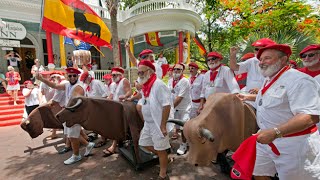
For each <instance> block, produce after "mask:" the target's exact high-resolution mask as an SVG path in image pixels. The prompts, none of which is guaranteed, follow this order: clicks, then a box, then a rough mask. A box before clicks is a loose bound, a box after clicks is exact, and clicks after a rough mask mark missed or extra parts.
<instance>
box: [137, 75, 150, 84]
mask: <svg viewBox="0 0 320 180" xmlns="http://www.w3.org/2000/svg"><path fill="white" fill-rule="evenodd" d="M149 79H150V74H148V75H146V76H144V77H143V78H141V77H138V79H137V81H138V83H139V84H141V85H143V84H144V83H146V82H147V81H148V80H149Z"/></svg>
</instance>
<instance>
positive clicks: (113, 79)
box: [112, 76, 120, 83]
mask: <svg viewBox="0 0 320 180" xmlns="http://www.w3.org/2000/svg"><path fill="white" fill-rule="evenodd" d="M112 81H113V82H115V83H118V82H119V81H120V77H118V76H117V77H116V78H112Z"/></svg>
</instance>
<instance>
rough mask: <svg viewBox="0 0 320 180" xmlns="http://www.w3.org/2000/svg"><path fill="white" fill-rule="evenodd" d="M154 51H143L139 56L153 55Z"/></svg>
mask: <svg viewBox="0 0 320 180" xmlns="http://www.w3.org/2000/svg"><path fill="white" fill-rule="evenodd" d="M152 53H153V51H152V50H151V49H145V50H143V51H141V53H140V54H139V57H141V56H144V55H147V54H152Z"/></svg>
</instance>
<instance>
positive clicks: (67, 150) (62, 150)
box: [58, 147, 71, 154]
mask: <svg viewBox="0 0 320 180" xmlns="http://www.w3.org/2000/svg"><path fill="white" fill-rule="evenodd" d="M70 150H71V147H64V148H63V149H61V150H60V151H58V154H64V153H66V152H69V151H70Z"/></svg>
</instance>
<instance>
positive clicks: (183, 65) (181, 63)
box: [173, 63, 186, 70]
mask: <svg viewBox="0 0 320 180" xmlns="http://www.w3.org/2000/svg"><path fill="white" fill-rule="evenodd" d="M176 65H181V66H182V68H183V70H185V68H186V67H185V66H184V64H182V63H178V64H175V65H173V69H174V67H176Z"/></svg>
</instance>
